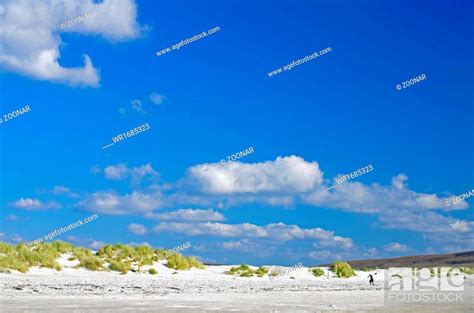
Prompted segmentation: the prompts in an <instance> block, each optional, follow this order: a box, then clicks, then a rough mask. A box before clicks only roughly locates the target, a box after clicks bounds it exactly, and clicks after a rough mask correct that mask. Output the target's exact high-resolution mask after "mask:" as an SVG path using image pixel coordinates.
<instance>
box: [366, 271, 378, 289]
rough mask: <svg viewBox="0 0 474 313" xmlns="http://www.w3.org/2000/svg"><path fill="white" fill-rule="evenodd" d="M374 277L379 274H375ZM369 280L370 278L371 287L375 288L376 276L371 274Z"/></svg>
mask: <svg viewBox="0 0 474 313" xmlns="http://www.w3.org/2000/svg"><path fill="white" fill-rule="evenodd" d="M374 275H377V273H375V274H374ZM368 278H369V285H371V286H375V284H374V276H372V274H369V276H368Z"/></svg>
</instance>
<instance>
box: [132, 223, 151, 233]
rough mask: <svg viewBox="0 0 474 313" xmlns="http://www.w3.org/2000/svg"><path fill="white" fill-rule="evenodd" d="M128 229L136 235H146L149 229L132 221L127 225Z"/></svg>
mask: <svg viewBox="0 0 474 313" xmlns="http://www.w3.org/2000/svg"><path fill="white" fill-rule="evenodd" d="M127 229H128V231H129V232H131V233H132V234H135V235H145V234H146V233H147V229H146V227H145V226H144V225H142V224H135V223H132V224H130V225H128V227H127Z"/></svg>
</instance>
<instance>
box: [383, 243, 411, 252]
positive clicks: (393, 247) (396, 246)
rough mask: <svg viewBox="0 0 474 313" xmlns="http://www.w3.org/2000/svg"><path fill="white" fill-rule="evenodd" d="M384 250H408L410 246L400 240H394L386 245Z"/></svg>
mask: <svg viewBox="0 0 474 313" xmlns="http://www.w3.org/2000/svg"><path fill="white" fill-rule="evenodd" d="M384 250H385V251H388V252H407V251H409V250H410V249H409V248H408V246H407V245H404V244H401V243H398V242H392V243H389V244H388V245H385V247H384Z"/></svg>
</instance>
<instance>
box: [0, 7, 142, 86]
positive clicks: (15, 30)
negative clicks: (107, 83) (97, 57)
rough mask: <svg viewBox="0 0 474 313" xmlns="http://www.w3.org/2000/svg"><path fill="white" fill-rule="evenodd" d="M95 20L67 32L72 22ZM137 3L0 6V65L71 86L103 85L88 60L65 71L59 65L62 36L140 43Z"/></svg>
mask: <svg viewBox="0 0 474 313" xmlns="http://www.w3.org/2000/svg"><path fill="white" fill-rule="evenodd" d="M88 11H90V12H92V13H93V15H92V16H89V17H87V18H86V19H85V20H84V21H82V22H80V23H77V24H75V25H73V26H71V27H66V28H64V29H62V28H61V27H60V25H61V24H62V23H64V22H66V21H67V20H70V19H72V18H75V17H78V16H81V15H83V14H84V13H86V12H88ZM136 16H137V9H136V4H135V2H134V1H133V0H104V1H102V2H100V3H97V2H95V1H92V0H82V1H57V0H43V1H34V0H17V1H9V2H6V3H2V4H0V42H2V46H1V48H0V65H1V66H2V67H4V68H5V69H7V70H9V71H13V72H16V73H20V74H23V75H26V76H29V77H32V78H35V79H40V80H48V81H54V82H60V83H65V84H69V85H74V86H76V85H83V86H93V87H96V86H98V85H99V73H98V70H97V69H96V68H94V66H93V64H92V61H91V59H90V57H89V56H88V55H86V54H85V55H83V59H84V60H83V65H82V66H79V67H63V66H62V65H61V64H60V63H59V59H60V56H61V53H60V46H61V45H62V44H63V43H62V40H61V37H60V34H61V33H65V32H68V33H78V34H83V35H84V34H86V35H87V34H91V35H99V36H102V37H104V38H106V39H108V40H113V41H119V40H129V39H133V38H137V37H138V36H139V35H140V27H139V25H138V23H137V21H136Z"/></svg>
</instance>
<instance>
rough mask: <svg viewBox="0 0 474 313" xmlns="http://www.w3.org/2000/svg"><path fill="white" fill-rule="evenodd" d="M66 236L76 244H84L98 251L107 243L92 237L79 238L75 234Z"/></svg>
mask: <svg viewBox="0 0 474 313" xmlns="http://www.w3.org/2000/svg"><path fill="white" fill-rule="evenodd" d="M66 238H67V240H68V241H69V242H71V243H73V244H75V245H80V246H84V247H87V248H89V249H92V250H93V251H97V250H99V249H100V248H102V246H104V245H106V243H105V242H103V241H100V240H95V239H92V238H77V237H74V236H67V237H66Z"/></svg>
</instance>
